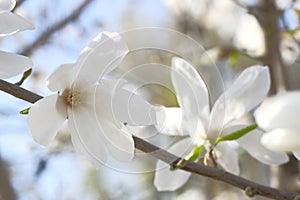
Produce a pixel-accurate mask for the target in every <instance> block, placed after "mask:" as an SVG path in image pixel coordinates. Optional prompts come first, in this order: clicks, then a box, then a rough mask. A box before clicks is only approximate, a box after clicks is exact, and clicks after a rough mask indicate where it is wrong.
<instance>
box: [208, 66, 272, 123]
mask: <svg viewBox="0 0 300 200" xmlns="http://www.w3.org/2000/svg"><path fill="white" fill-rule="evenodd" d="M269 88H270V74H269V68H268V67H262V66H259V65H256V66H252V67H249V68H247V69H245V70H244V71H243V72H242V73H241V74H240V75H239V76H238V77H237V79H236V80H235V81H234V82H233V84H232V85H231V87H230V88H228V90H226V91H225V93H224V94H223V95H222V96H221V97H220V99H218V100H217V102H216V103H215V105H214V107H218V106H219V105H218V104H224V99H223V98H224V95H225V103H226V104H225V107H226V108H225V109H226V112H225V119H224V124H227V123H229V122H230V121H232V120H234V119H237V118H239V117H241V116H243V115H244V114H246V113H247V112H249V111H250V110H252V109H253V108H254V107H255V106H257V105H258V104H259V103H261V102H262V101H263V99H264V97H265V96H266V94H267V93H268V91H269ZM220 107H224V106H220ZM216 110H218V109H216ZM212 112H214V108H213V111H212ZM219 112H220V111H219ZM216 115H217V114H216ZM212 120H214V119H212Z"/></svg>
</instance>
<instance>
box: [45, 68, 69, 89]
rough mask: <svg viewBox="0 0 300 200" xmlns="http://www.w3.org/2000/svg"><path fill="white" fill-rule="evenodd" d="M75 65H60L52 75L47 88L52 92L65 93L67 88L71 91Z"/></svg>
mask: <svg viewBox="0 0 300 200" xmlns="http://www.w3.org/2000/svg"><path fill="white" fill-rule="evenodd" d="M73 69H74V64H63V65H60V66H59V67H58V68H57V69H56V70H54V72H53V73H52V74H51V75H50V77H49V78H48V80H47V86H48V88H49V89H50V90H51V91H53V92H54V91H63V90H65V89H66V88H69V89H70V86H71V84H72V78H73V75H74V74H73Z"/></svg>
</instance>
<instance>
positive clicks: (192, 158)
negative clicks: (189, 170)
mask: <svg viewBox="0 0 300 200" xmlns="http://www.w3.org/2000/svg"><path fill="white" fill-rule="evenodd" d="M203 150H204V145H201V146H199V147H195V148H194V149H193V150H192V151H191V153H190V154H189V155H187V156H186V157H185V159H186V160H189V161H192V162H193V161H195V160H197V158H199V156H200V154H201V153H202V151H203Z"/></svg>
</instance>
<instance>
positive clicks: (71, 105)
mask: <svg viewBox="0 0 300 200" xmlns="http://www.w3.org/2000/svg"><path fill="white" fill-rule="evenodd" d="M127 52H128V48H127V45H126V43H125V41H124V40H123V39H122V38H121V36H120V35H119V34H117V33H101V34H99V35H98V36H97V37H96V38H95V39H94V40H93V41H92V42H91V43H90V44H89V45H88V46H87V47H86V48H85V49H84V50H83V51H82V53H81V55H80V56H79V58H78V60H77V62H76V63H74V64H65V65H61V66H60V67H59V68H58V69H57V70H56V71H54V72H53V74H52V75H51V76H50V77H49V79H48V88H49V89H50V90H51V91H59V92H58V94H54V95H50V96H47V97H45V98H43V99H41V100H39V101H38V102H36V103H35V104H34V105H33V106H32V107H31V109H30V112H29V116H28V123H29V128H30V131H31V134H32V137H33V139H34V140H35V141H36V142H38V143H39V144H41V145H45V146H46V145H48V144H50V143H51V142H52V141H53V140H54V138H55V136H56V134H57V131H58V130H59V128H60V127H61V126H62V124H63V123H64V121H65V120H66V119H68V126H69V128H70V132H71V139H72V143H73V146H74V148H75V150H76V151H78V152H79V153H82V154H84V155H85V156H87V158H89V159H90V160H91V161H93V162H94V163H95V164H98V165H99V164H101V163H103V162H105V161H106V159H107V157H108V156H109V154H112V155H113V157H114V158H116V159H118V160H120V161H129V160H131V159H132V157H133V156H134V142H133V139H132V136H131V135H130V134H129V133H127V132H125V131H122V130H121V128H122V126H123V124H122V122H126V123H129V124H137V123H138V122H140V121H142V120H143V124H147V120H150V118H147V117H146V118H145V117H144V118H143V117H142V114H141V113H147V110H144V109H147V108H149V107H151V105H150V104H148V103H147V102H144V101H143V100H142V99H141V98H139V96H137V95H135V94H133V93H131V92H128V91H126V90H124V89H120V88H116V87H115V81H112V80H103V79H102V78H103V76H104V75H105V74H107V73H109V72H110V71H112V70H113V69H115V68H116V67H117V66H118V65H119V64H120V63H121V61H122V59H123V58H124V56H125V55H126V54H127ZM98 81H99V82H98ZM129 101H130V102H132V103H133V104H134V105H135V106H138V107H139V108H141V109H142V110H141V109H140V110H137V111H135V112H132V113H130V112H129V109H130V107H128V106H127V103H129ZM118 104H121V105H118ZM148 106H149V107H148ZM125 112H126V113H125ZM153 115H154V114H153ZM148 117H150V116H148ZM120 120H121V121H120ZM149 123H150V121H149Z"/></svg>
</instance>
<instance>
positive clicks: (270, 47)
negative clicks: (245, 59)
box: [256, 0, 286, 94]
mask: <svg viewBox="0 0 300 200" xmlns="http://www.w3.org/2000/svg"><path fill="white" fill-rule="evenodd" d="M256 13H257V14H256V17H257V20H258V22H259V23H260V25H261V27H262V29H263V32H264V38H265V49H266V52H265V55H264V57H263V59H262V61H263V65H267V66H269V68H270V73H271V88H270V91H269V94H275V93H278V92H282V91H285V90H286V81H285V77H286V76H285V71H284V69H283V62H282V58H281V53H280V37H279V27H278V17H279V16H280V11H279V10H277V8H276V2H275V0H260V1H259V4H258V6H257V12H256Z"/></svg>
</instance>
